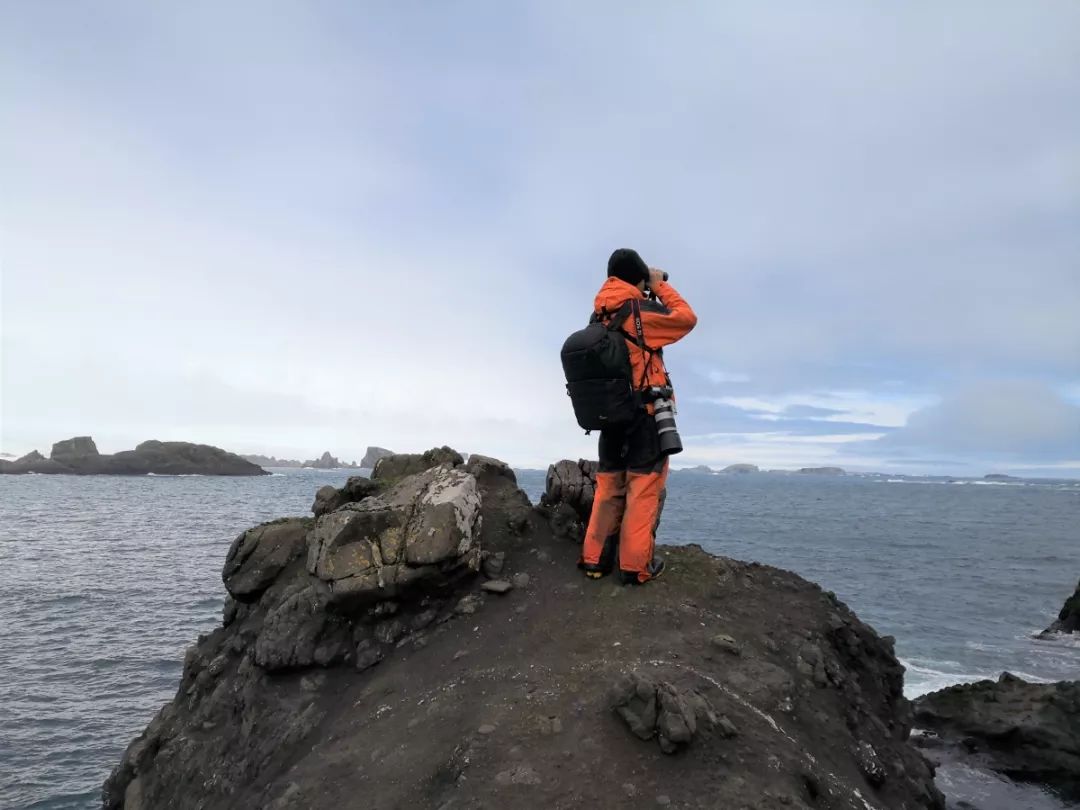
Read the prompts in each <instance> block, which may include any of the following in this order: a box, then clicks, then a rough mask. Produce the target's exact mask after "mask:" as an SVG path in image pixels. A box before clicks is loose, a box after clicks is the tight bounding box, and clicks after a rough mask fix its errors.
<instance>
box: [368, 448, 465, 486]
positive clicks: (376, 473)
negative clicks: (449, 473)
mask: <svg viewBox="0 0 1080 810" xmlns="http://www.w3.org/2000/svg"><path fill="white" fill-rule="evenodd" d="M464 463H465V459H464V458H463V457H462V455H461V453H459V452H458V451H457V450H453V449H451V448H449V447H437V448H435V449H432V450H428V451H427V452H426V453H396V454H394V455H390V456H384V457H383V458H381V459H379V461H378V462H377V463H376V464H375V469H374V470H372V472H371V477H372V479H373V480H376V481H393V480H395V479H398V478H404V477H406V476H409V475H415V474H416V473H418V472H423V471H424V470H426V469H429V468H430V467H435V466H438V465H447V466H450V467H459V466H461V465H462V464H464Z"/></svg>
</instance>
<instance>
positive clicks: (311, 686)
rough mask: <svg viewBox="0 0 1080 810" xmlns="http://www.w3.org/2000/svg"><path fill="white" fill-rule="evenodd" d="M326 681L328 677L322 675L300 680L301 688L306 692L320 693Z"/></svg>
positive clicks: (309, 676) (308, 676) (306, 676)
mask: <svg viewBox="0 0 1080 810" xmlns="http://www.w3.org/2000/svg"><path fill="white" fill-rule="evenodd" d="M325 680H326V676H325V675H323V674H322V673H318V674H316V675H305V676H304V677H303V678H301V679H300V688H301V689H303V690H304V691H305V692H318V691H319V689H321V688H322V685H323V682H324V681H325Z"/></svg>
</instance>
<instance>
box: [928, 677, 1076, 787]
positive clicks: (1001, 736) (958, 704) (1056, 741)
mask: <svg viewBox="0 0 1080 810" xmlns="http://www.w3.org/2000/svg"><path fill="white" fill-rule="evenodd" d="M915 719H916V722H917V724H918V725H919V726H920V727H921V728H925V729H928V730H930V731H932V732H934V736H930V737H924V738H922V744H923V745H924V746H925V747H927V748H928V750H929V751H930V753H931V754H932V755H933V756H935V757H936V758H940V759H945V758H949V757H956V756H957V755H958V753H959V755H960V756H963V757H966V758H968V759H971V760H972V761H973V762H974V763H976V764H977V765H980V766H983V767H987V768H989V769H991V770H995V771H998V772H1000V773H1003V774H1005V775H1007V776H1009V777H1011V778H1013V779H1016V780H1019V781H1027V782H1038V783H1040V784H1043V785H1048V786H1051V787H1053V788H1056V789H1057V790H1058V791H1060V792H1061V793H1063V794H1064V795H1066V797H1067V798H1070V799H1072V800H1080V681H1063V682H1061V683H1049V684H1041V683H1028V682H1027V681H1024V680H1022V679H1021V678H1017V677H1016V676H1015V675H1010V674H1009V673H1007V672H1006V673H1004V674H1002V676H1001V678H1000V679H999V680H998V681H979V682H978V683H971V684H960V685H959V686H951V687H949V688H948V689H942V690H941V691H939V692H934V693H932V694H929V695H924V696H923V697H920V698H919V699H918V700H916V701H915Z"/></svg>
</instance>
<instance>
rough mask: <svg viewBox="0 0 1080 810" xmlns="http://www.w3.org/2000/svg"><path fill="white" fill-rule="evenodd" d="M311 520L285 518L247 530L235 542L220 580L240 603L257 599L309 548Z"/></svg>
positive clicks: (226, 558) (230, 549)
mask: <svg viewBox="0 0 1080 810" xmlns="http://www.w3.org/2000/svg"><path fill="white" fill-rule="evenodd" d="M312 525H313V521H312V520H311V519H310V518H284V519H282V520H273V521H271V522H269V523H263V524H262V525H260V526H255V527H254V528H251V529H248V530H247V531H246V532H244V533H243V534H241V535H240V536H239V537H237V538H236V540H234V541H233V544H232V546H231V547H230V548H229V553H228V554H227V555H226V557H225V567H224V568H223V569H222V572H221V579H222V581H223V582H224V583H225V588H226V589H227V590H228V591H229V593H230V594H231V595H232V596H233V598H234V599H236V600H238V601H240V602H249V601H252V600H254V599H256V598H257V597H258V596H259V595H260V594H262V592H263V591H265V590H266V589H267V588H268V587H270V584H271V583H273V581H274V580H275V579H277V576H278V574H280V573H281V571H282V570H283V569H284V568H285V566H287V565H288V564H289V563H290V562H292V561H293V560H295V559H298V558H299V557H300V556H301V555H303V554H304V552H305V551H306V549H307V544H306V540H307V533H308V531H309V530H310V529H311V528H312Z"/></svg>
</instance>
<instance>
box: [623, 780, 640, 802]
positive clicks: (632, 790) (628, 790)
mask: <svg viewBox="0 0 1080 810" xmlns="http://www.w3.org/2000/svg"><path fill="white" fill-rule="evenodd" d="M622 789H623V793H625V794H626V797H627V798H628V799H632V798H634V797H635V796H637V788H636V787H635V786H634V785H633V784H632V783H630V782H624V783H623V786H622Z"/></svg>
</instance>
